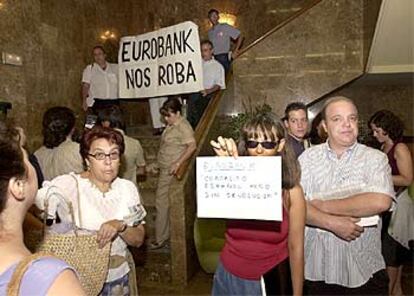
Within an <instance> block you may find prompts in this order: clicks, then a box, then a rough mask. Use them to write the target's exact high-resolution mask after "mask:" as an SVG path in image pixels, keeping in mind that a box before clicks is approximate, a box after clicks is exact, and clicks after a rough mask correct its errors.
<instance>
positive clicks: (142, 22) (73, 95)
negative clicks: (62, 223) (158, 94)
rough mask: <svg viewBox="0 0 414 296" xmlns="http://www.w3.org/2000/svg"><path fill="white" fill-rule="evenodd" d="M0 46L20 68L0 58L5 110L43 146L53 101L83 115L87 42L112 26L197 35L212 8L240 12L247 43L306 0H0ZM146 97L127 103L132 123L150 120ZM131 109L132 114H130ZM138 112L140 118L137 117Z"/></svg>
mask: <svg viewBox="0 0 414 296" xmlns="http://www.w3.org/2000/svg"><path fill="white" fill-rule="evenodd" d="M0 2H1V3H2V6H1V7H0V32H2V34H0V52H3V51H4V52H8V53H14V54H18V55H21V56H22V58H23V66H21V67H16V66H10V65H2V64H0V101H9V102H11V103H12V104H13V110H12V111H11V113H10V116H11V117H12V118H14V119H16V121H18V123H19V124H20V125H22V126H23V127H24V128H25V129H26V130H27V133H28V136H29V137H28V139H29V147H30V148H32V149H35V148H37V147H38V146H39V145H40V144H41V140H42V137H41V119H42V115H43V113H44V111H45V110H46V109H47V108H49V107H52V106H57V105H61V106H68V107H70V108H72V109H74V110H75V111H76V112H77V113H78V114H79V119H83V118H82V117H83V112H82V111H81V99H80V93H81V89H80V80H81V76H82V70H83V69H84V67H85V65H86V64H88V63H90V62H92V57H91V52H90V51H91V48H92V47H93V46H94V45H96V44H98V43H101V42H102V40H101V39H100V36H101V35H102V33H103V32H105V31H106V30H111V31H113V32H115V33H116V34H117V36H124V35H132V34H140V33H143V32H148V31H152V30H154V29H157V28H161V27H164V26H169V25H173V24H176V23H178V22H182V21H187V20H192V21H194V22H195V23H197V24H198V25H199V26H200V35H201V38H205V37H206V36H207V34H206V33H207V30H208V29H209V27H210V24H209V22H208V20H207V16H206V14H207V12H208V10H209V9H210V8H212V7H214V8H217V9H218V10H220V11H222V12H224V13H231V14H235V15H237V16H238V18H237V19H236V24H235V25H236V26H237V27H239V28H240V29H241V30H242V31H243V34H244V36H245V37H246V42H245V44H248V43H250V42H251V41H253V40H254V39H256V38H258V37H260V36H261V35H262V34H263V33H264V32H266V31H268V30H269V29H271V28H272V27H274V26H275V25H276V24H277V23H279V22H280V21H282V20H283V19H285V18H287V17H288V16H290V15H291V14H292V13H293V12H294V11H295V10H297V9H299V8H300V7H302V6H303V5H305V4H306V3H309V2H311V0H295V1H287V0H284V1H275V0H252V1H242V0H233V1H230V0H226V1H218V0H208V1H202V0H196V1H192V2H191V3H190V4H189V2H188V1H184V0H180V1H167V0H161V1H149V0H146V1H132V0H128V1H127V0H125V1H114V0H67V1H63V0H42V1H41V0H24V1H23V0H14V1H11V0H2V1H0ZM104 45H105V47H106V49H107V51H109V56H110V57H109V58H110V59H111V60H116V52H117V47H118V44H117V40H115V41H107V42H106V43H105V44H104ZM146 105H147V102H140V103H138V102H133V103H128V106H127V109H128V110H129V111H133V112H129V113H131V114H129V118H128V121H129V123H130V124H132V125H134V124H143V123H144V124H145V123H146V124H148V123H149V122H148V121H149V117H148V114H147V113H148V107H147V106H146ZM132 113H133V114H132ZM137 114H138V115H139V116H138V118H139V119H138V120H135V118H137V116H136V115H137Z"/></svg>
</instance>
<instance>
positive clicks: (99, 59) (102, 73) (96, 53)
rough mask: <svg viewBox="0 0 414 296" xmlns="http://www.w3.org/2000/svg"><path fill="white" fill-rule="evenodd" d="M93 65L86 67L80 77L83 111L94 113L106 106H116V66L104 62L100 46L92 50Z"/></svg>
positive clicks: (103, 54)
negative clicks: (89, 109) (88, 110)
mask: <svg viewBox="0 0 414 296" xmlns="http://www.w3.org/2000/svg"><path fill="white" fill-rule="evenodd" d="M92 52H93V59H94V63H92V64H90V65H88V66H86V68H85V70H84V71H83V75H82V106H83V110H85V111H86V110H87V109H88V108H93V110H94V111H96V110H98V109H100V108H102V107H104V106H108V105H118V104H119V102H118V65H117V64H112V63H108V62H107V61H106V54H105V50H104V48H103V47H102V46H101V45H97V46H95V47H94V48H93V51H92Z"/></svg>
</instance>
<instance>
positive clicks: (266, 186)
mask: <svg viewBox="0 0 414 296" xmlns="http://www.w3.org/2000/svg"><path fill="white" fill-rule="evenodd" d="M196 165H197V167H196V168H197V216H198V217H199V218H228V219H255V220H270V221H282V162H281V158H280V157H279V156H266V157H260V156H255V157H248V156H246V157H239V158H237V159H235V158H233V157H214V156H213V157H197V164H196Z"/></svg>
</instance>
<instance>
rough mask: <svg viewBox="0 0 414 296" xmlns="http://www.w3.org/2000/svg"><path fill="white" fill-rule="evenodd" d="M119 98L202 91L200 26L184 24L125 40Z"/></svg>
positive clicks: (122, 41) (190, 23) (120, 60)
mask: <svg viewBox="0 0 414 296" xmlns="http://www.w3.org/2000/svg"><path fill="white" fill-rule="evenodd" d="M118 66H119V96H120V98H149V97H157V96H165V95H174V94H182V93H191V92H197V91H200V90H202V89H203V69H202V58H201V52H200V38H199V35H198V26H197V25H196V24H194V23H193V22H184V23H180V24H178V25H174V26H171V27H166V28H162V29H160V30H158V31H154V32H150V33H146V34H142V35H138V36H126V37H122V38H121V41H120V46H119V54H118Z"/></svg>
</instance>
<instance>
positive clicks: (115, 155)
mask: <svg viewBox="0 0 414 296" xmlns="http://www.w3.org/2000/svg"><path fill="white" fill-rule="evenodd" d="M88 155H89V156H92V157H93V158H95V159H96V160H104V159H106V158H107V157H109V158H110V159H111V160H118V159H119V156H120V154H119V152H118V151H114V152H111V153H108V154H106V153H103V152H96V153H95V154H91V153H88Z"/></svg>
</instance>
